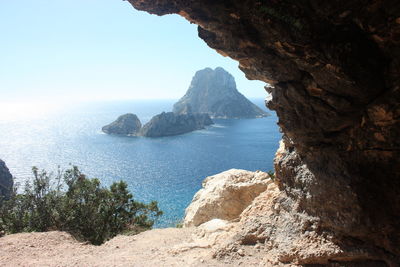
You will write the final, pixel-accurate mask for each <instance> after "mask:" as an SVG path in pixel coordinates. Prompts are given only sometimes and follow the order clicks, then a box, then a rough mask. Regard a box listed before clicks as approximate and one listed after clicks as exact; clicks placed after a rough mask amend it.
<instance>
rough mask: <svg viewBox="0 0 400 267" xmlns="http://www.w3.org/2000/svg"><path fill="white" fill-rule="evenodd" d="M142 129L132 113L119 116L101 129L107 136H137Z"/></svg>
mask: <svg viewBox="0 0 400 267" xmlns="http://www.w3.org/2000/svg"><path fill="white" fill-rule="evenodd" d="M140 128H142V123H141V122H140V120H139V118H138V117H137V116H136V115H135V114H132V113H128V114H125V115H121V116H119V117H118V119H117V120H116V121H114V122H112V123H111V124H109V125H106V126H104V127H103V128H102V130H103V132H105V133H107V134H121V135H137V134H138V133H139V131H140Z"/></svg>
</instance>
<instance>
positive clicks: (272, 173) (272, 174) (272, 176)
mask: <svg viewBox="0 0 400 267" xmlns="http://www.w3.org/2000/svg"><path fill="white" fill-rule="evenodd" d="M267 173H268V175H269V177H271V180H272V181H275V172H274V171H272V170H271V171H267Z"/></svg>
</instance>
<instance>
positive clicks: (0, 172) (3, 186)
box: [0, 159, 13, 198]
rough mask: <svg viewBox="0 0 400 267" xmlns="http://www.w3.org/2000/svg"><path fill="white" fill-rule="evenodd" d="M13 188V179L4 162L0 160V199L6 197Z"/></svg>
mask: <svg viewBox="0 0 400 267" xmlns="http://www.w3.org/2000/svg"><path fill="white" fill-rule="evenodd" d="M12 187H13V178H12V175H11V173H10V171H9V170H8V168H7V166H6V164H5V163H4V161H2V160H1V159H0V198H1V197H8V196H10V194H11V191H12Z"/></svg>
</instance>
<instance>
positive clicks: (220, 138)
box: [0, 99, 281, 227]
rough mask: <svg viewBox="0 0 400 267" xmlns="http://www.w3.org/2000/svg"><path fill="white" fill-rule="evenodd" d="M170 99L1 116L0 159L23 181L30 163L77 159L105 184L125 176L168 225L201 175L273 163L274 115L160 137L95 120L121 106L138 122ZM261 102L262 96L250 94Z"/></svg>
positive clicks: (52, 166)
mask: <svg viewBox="0 0 400 267" xmlns="http://www.w3.org/2000/svg"><path fill="white" fill-rule="evenodd" d="M174 102H175V101H174V100H151V101H150V100H147V101H138V100H134V101H109V102H96V103H84V104H76V105H71V106H68V107H65V108H62V109H60V110H58V111H55V112H52V113H50V114H46V115H42V116H40V117H39V118H35V119H31V118H30V119H23V118H22V119H21V118H20V119H15V120H13V119H10V120H5V121H0V158H1V159H3V160H4V161H5V162H6V164H7V165H8V167H9V169H10V171H11V172H12V174H13V175H14V176H15V179H16V182H19V183H21V184H23V183H24V181H26V180H27V179H31V167H32V166H37V167H39V168H41V169H42V168H43V169H46V170H49V171H56V170H57V166H61V168H63V169H66V168H68V167H69V164H72V165H77V166H79V167H80V169H81V170H82V171H83V172H84V173H85V174H87V175H88V176H89V177H96V178H99V179H100V180H101V181H102V183H103V184H104V185H109V184H111V183H112V182H113V181H119V180H125V181H126V182H127V183H128V185H129V188H130V189H131V191H132V192H133V193H134V196H135V198H136V199H138V200H141V201H150V200H157V201H158V202H159V206H160V208H161V209H162V210H163V211H164V215H163V216H162V218H161V219H160V220H159V221H158V222H157V224H156V226H157V227H166V226H173V225H175V224H176V223H177V222H179V221H180V220H181V219H182V217H183V215H184V210H185V208H186V207H187V206H188V204H189V203H190V201H191V200H192V198H193V195H194V194H195V193H196V192H197V191H198V190H199V189H200V188H201V182H202V181H203V179H204V178H205V177H207V176H209V175H213V174H216V173H219V172H222V171H225V170H228V169H231V168H238V169H247V170H253V171H255V170H263V171H268V170H272V169H273V157H274V154H275V151H276V149H277V148H278V142H279V140H280V138H281V134H280V133H279V130H278V127H277V125H276V122H277V117H276V115H275V113H274V112H272V111H269V113H270V114H271V116H269V117H266V118H259V119H232V120H223V119H216V120H214V122H215V125H213V126H210V127H208V128H207V129H204V130H200V131H195V132H192V133H188V134H184V135H180V136H172V137H161V138H144V137H125V136H113V135H106V134H103V133H102V132H101V127H102V126H104V125H106V124H108V123H110V122H112V121H113V120H115V119H116V118H117V117H118V116H119V115H121V114H124V113H128V112H131V113H136V114H137V115H138V117H139V118H140V119H141V121H142V123H145V122H147V121H148V120H150V118H151V117H152V116H153V115H155V114H158V113H160V112H162V111H169V110H171V109H172V105H173V103H174ZM253 102H254V103H256V104H257V105H259V106H260V107H262V108H264V109H265V107H264V105H263V101H262V100H260V99H258V100H253Z"/></svg>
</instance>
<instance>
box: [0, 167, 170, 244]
mask: <svg viewBox="0 0 400 267" xmlns="http://www.w3.org/2000/svg"><path fill="white" fill-rule="evenodd" d="M65 187H66V188H65ZM160 215H162V211H160V210H159V208H158V206H157V202H155V201H153V202H150V203H149V204H144V203H141V202H137V201H135V200H134V199H133V196H132V194H131V193H130V192H129V190H128V189H127V184H126V183H125V182H122V181H121V182H115V183H113V184H112V185H111V186H110V188H105V187H102V186H101V185H100V181H99V180H98V179H89V178H87V177H86V176H85V175H84V174H82V173H81V172H80V171H79V169H78V168H77V167H73V168H71V169H69V170H67V171H65V172H61V171H59V172H58V173H57V175H56V176H55V177H54V175H52V174H48V173H47V172H46V171H40V172H39V171H38V169H37V168H35V167H34V168H33V181H32V182H31V183H29V182H28V183H26V185H25V188H24V191H23V193H20V194H18V193H17V189H15V191H14V194H13V196H12V197H11V198H10V199H9V200H4V201H2V202H1V203H0V231H4V232H6V233H18V232H31V231H39V232H43V231H49V230H61V231H68V232H70V233H71V234H73V235H74V236H75V237H77V238H79V239H83V240H87V241H90V242H91V243H92V244H95V245H99V244H101V243H103V242H104V241H106V240H108V239H110V238H112V237H114V236H116V235H117V234H119V233H122V232H125V231H129V232H133V233H138V232H141V231H144V230H147V229H150V228H151V227H152V226H153V224H154V221H155V220H156V219H157V218H158V217H159V216H160Z"/></svg>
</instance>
